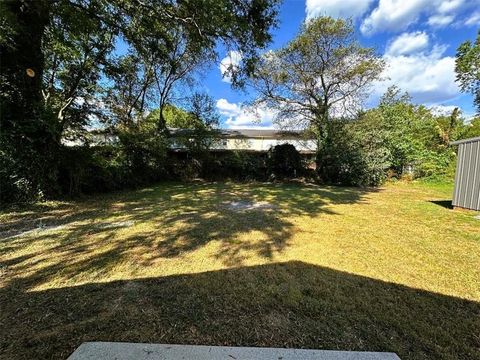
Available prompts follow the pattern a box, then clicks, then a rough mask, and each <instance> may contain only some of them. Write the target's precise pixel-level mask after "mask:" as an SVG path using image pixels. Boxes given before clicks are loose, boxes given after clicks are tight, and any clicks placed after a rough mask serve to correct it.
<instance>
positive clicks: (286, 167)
mask: <svg viewBox="0 0 480 360" xmlns="http://www.w3.org/2000/svg"><path fill="white" fill-rule="evenodd" d="M267 164H268V170H269V172H270V173H271V174H272V175H274V176H275V177H277V178H292V177H297V176H299V175H301V174H302V170H303V166H302V157H301V155H300V153H299V152H298V150H297V149H296V148H295V146H293V145H291V144H282V145H276V146H274V147H272V148H271V149H270V150H269V151H268V161H267Z"/></svg>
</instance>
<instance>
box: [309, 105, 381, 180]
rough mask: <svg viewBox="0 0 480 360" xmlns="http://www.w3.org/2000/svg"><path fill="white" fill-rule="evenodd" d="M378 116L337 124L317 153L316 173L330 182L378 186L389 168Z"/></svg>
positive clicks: (331, 128) (333, 123)
mask: <svg viewBox="0 0 480 360" xmlns="http://www.w3.org/2000/svg"><path fill="white" fill-rule="evenodd" d="M378 122H379V119H378V117H376V116H375V114H371V115H370V116H364V117H363V118H361V119H360V120H358V121H355V122H349V121H334V122H332V123H331V124H330V128H329V133H330V136H329V137H328V138H327V141H326V142H325V144H324V147H323V151H322V152H320V153H318V154H317V157H319V158H318V159H317V164H319V165H317V166H318V168H317V172H318V174H319V176H320V178H321V179H322V180H323V181H324V182H327V183H335V184H337V183H339V184H344V185H354V186H378V185H381V184H382V183H383V181H384V180H385V177H386V170H387V169H388V168H389V166H390V162H389V155H390V154H389V151H388V148H387V147H386V146H385V140H386V132H385V130H384V129H382V127H380V126H379V124H378Z"/></svg>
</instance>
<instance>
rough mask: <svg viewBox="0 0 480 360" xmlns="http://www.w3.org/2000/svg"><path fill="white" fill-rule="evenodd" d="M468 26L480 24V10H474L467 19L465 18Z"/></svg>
mask: <svg viewBox="0 0 480 360" xmlns="http://www.w3.org/2000/svg"><path fill="white" fill-rule="evenodd" d="M465 25H467V26H480V11H476V12H474V13H473V14H472V15H471V16H470V17H469V18H467V20H465Z"/></svg>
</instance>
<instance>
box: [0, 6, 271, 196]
mask: <svg viewBox="0 0 480 360" xmlns="http://www.w3.org/2000/svg"><path fill="white" fill-rule="evenodd" d="M199 9H201V11H199ZM276 14H277V0H220V1H212V0H197V1H181V2H175V1H170V0H141V1H140V0H54V1H49V0H7V1H2V2H0V27H1V29H0V30H1V32H0V34H1V35H0V53H1V56H2V67H1V70H0V80H1V81H0V94H1V104H0V105H1V108H2V112H1V114H0V126H1V139H0V140H1V146H2V148H1V149H0V157H1V158H0V162H1V163H2V164H3V163H8V164H10V165H9V166H8V169H13V170H15V173H18V176H17V175H15V177H18V178H19V179H23V178H24V179H26V181H27V182H29V183H31V184H32V185H31V187H32V188H45V187H48V186H47V185H42V182H43V179H45V178H46V177H47V176H46V174H45V172H44V170H43V169H49V170H48V171H49V173H50V174H51V175H52V178H54V177H55V171H56V170H55V167H56V160H55V156H51V155H52V154H54V153H55V152H56V151H61V150H60V147H61V145H60V143H61V139H62V137H63V136H64V134H65V132H66V131H73V132H76V131H79V130H82V129H83V128H84V127H85V125H86V124H87V123H88V121H89V119H91V118H92V115H99V114H98V113H99V111H98V110H99V109H98V108H99V104H100V103H101V102H100V94H103V93H104V92H105V91H107V93H109V95H111V96H112V97H113V98H115V97H117V98H118V99H120V98H122V101H123V104H121V105H122V106H124V108H123V109H119V108H118V107H117V108H116V109H110V110H112V112H113V113H114V115H115V116H117V117H119V118H121V119H122V120H121V121H129V118H132V117H135V116H136V115H138V114H143V107H144V106H145V105H146V103H147V105H148V107H149V108H152V104H153V100H152V99H151V98H149V96H150V95H151V94H153V93H152V92H149V91H158V93H157V95H159V96H158V97H157V100H158V103H160V104H161V105H162V106H163V105H164V104H166V103H168V101H169V99H170V98H169V94H170V92H171V91H172V89H173V87H174V85H175V83H177V82H178V81H181V80H182V79H184V78H185V77H186V76H187V75H188V74H189V73H190V72H191V71H192V70H193V68H195V67H196V66H197V65H198V64H199V63H201V61H202V60H205V59H207V60H211V59H213V58H217V57H218V54H217V52H216V49H217V44H218V43H219V42H222V43H223V44H225V45H226V47H227V48H229V49H235V50H238V51H241V53H242V54H243V58H244V62H243V65H242V67H241V70H242V71H241V72H242V73H246V72H247V71H248V69H249V68H250V67H251V66H252V64H253V62H254V61H255V59H256V57H257V51H258V49H259V48H262V47H264V46H265V45H266V44H267V43H268V42H269V41H270V39H271V35H270V29H271V27H272V26H274V25H275V24H276ZM119 43H121V44H124V45H125V48H126V49H125V50H126V56H127V58H126V59H125V61H123V62H122V60H118V61H116V60H115V59H114V57H113V56H112V55H113V51H114V49H115V45H116V44H119ZM128 56H136V57H137V58H138V59H139V63H136V62H132V61H130V62H129V61H128ZM112 62H116V65H119V66H120V68H123V70H125V71H124V73H122V76H123V74H124V75H125V76H124V77H123V78H122V76H119V72H118V71H117V73H116V74H114V72H110V73H109V72H108V71H107V68H108V66H107V65H109V64H110V63H112ZM139 64H140V65H139ZM110 70H111V69H110ZM132 74H137V75H140V77H139V78H138V79H140V80H139V81H137V83H133V80H134V77H133V76H132ZM110 75H111V76H112V77H113V78H109V76H110ZM129 84H133V85H134V86H133V89H132V91H130V92H129V90H127V91H125V90H126V87H128V86H129ZM154 84H155V85H156V90H152V88H153V86H152V85H154ZM112 86H113V89H112ZM139 94H140V95H139ZM162 106H160V108H162ZM113 110H114V111H113ZM100 112H101V111H100ZM107 115H108V114H107ZM130 120H131V119H130ZM158 127H159V128H160V129H162V128H165V124H164V122H163V121H162V119H161V117H160V121H159V126H158ZM4 169H5V167H4ZM32 169H36V170H35V171H32ZM13 170H12V171H11V170H8V171H5V172H2V174H5V178H4V177H3V175H2V178H1V179H0V181H2V183H5V182H10V183H11V182H12V181H14V180H13V178H12V177H11V176H10V175H11V174H13ZM15 181H16V180H15ZM3 194H6V192H5V191H3V190H1V189H0V197H2V196H3Z"/></svg>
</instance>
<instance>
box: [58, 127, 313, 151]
mask: <svg viewBox="0 0 480 360" xmlns="http://www.w3.org/2000/svg"><path fill="white" fill-rule="evenodd" d="M169 133H170V138H171V142H170V149H171V150H172V151H176V152H182V151H185V150H186V149H187V148H186V146H185V141H186V140H187V141H188V140H191V141H194V139H195V137H198V136H200V135H201V136H202V138H203V139H207V141H208V143H209V149H210V151H234V150H237V151H239V150H240V151H249V152H267V151H268V150H270V148H272V147H274V146H276V145H281V144H292V145H293V146H295V148H296V149H297V150H298V151H299V152H300V153H302V154H314V153H315V150H316V146H317V145H316V141H315V140H314V139H313V138H312V137H308V136H307V135H306V134H305V133H304V132H302V131H285V130H251V129H238V130H230V129H215V130H210V131H207V132H205V131H202V132H201V133H199V132H197V131H196V130H192V129H173V128H170V129H169ZM117 142H118V137H117V136H116V135H115V134H113V133H112V132H110V131H107V130H92V131H90V132H89V133H88V134H87V135H86V136H85V138H84V139H75V140H67V139H65V140H64V141H63V143H64V145H67V146H81V145H84V144H85V143H89V144H90V145H94V146H102V145H115V144H116V143H117Z"/></svg>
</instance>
